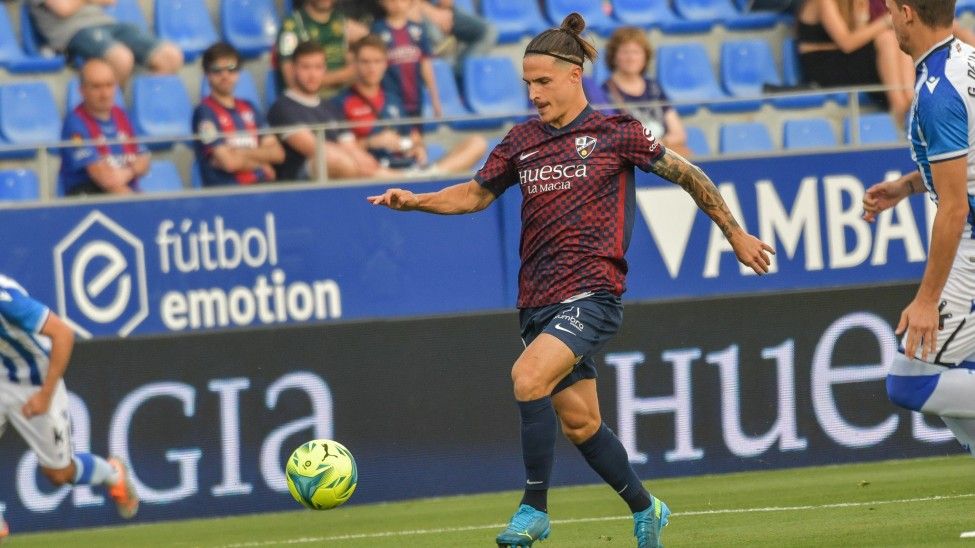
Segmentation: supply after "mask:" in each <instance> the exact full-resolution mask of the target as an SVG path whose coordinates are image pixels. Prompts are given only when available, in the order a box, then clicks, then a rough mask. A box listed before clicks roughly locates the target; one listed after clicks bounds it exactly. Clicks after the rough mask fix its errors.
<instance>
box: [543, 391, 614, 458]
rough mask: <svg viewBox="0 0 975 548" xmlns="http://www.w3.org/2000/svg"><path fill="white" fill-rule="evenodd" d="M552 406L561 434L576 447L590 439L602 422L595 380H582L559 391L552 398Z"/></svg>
mask: <svg viewBox="0 0 975 548" xmlns="http://www.w3.org/2000/svg"><path fill="white" fill-rule="evenodd" d="M552 405H553V406H554V407H555V412H556V413H557V414H558V416H559V422H560V423H561V424H562V433H563V434H565V437H567V438H569V441H571V442H572V443H574V444H576V445H579V444H580V443H582V442H584V441H586V440H588V439H589V438H591V437H592V436H593V434H595V433H596V431H597V430H599V425H601V424H602V422H603V419H602V416H601V415H600V414H599V397H598V395H597V393H596V379H582V380H580V381H578V382H575V383H573V384H572V386H570V387H568V388H566V389H565V390H561V391H559V393H558V394H555V395H554V396H552Z"/></svg>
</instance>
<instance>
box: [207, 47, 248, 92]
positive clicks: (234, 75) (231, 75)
mask: <svg viewBox="0 0 975 548" xmlns="http://www.w3.org/2000/svg"><path fill="white" fill-rule="evenodd" d="M239 79H240V65H239V64H238V63H237V59H236V58H234V57H221V58H219V59H217V60H215V61H214V62H213V63H212V64H211V65H210V66H209V67H207V82H208V83H209V84H210V89H212V90H213V92H214V94H216V95H221V96H228V95H233V94H234V88H236V87H237V80H239Z"/></svg>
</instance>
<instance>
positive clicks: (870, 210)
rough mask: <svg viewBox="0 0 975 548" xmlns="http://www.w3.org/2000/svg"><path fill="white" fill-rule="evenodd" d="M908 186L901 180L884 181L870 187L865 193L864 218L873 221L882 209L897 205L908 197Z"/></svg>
mask: <svg viewBox="0 0 975 548" xmlns="http://www.w3.org/2000/svg"><path fill="white" fill-rule="evenodd" d="M906 187H907V185H904V184H901V183H900V181H884V182H882V183H877V184H875V185H873V186H872V187H870V188H868V189H867V192H866V193H865V194H864V195H863V220H865V221H867V222H869V223H872V222H874V220H876V219H877V214H879V213H880V212H881V211H884V210H886V209H890V208H892V207H894V206H895V205H897V203H898V202H900V201H901V200H903V199H904V198H906V197H907V193H906Z"/></svg>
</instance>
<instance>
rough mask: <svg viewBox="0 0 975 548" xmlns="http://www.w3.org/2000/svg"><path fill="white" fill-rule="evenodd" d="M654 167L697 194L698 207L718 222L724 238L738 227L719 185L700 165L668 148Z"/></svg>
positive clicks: (672, 180)
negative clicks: (717, 185)
mask: <svg viewBox="0 0 975 548" xmlns="http://www.w3.org/2000/svg"><path fill="white" fill-rule="evenodd" d="M651 171H653V172H654V173H656V174H657V175H659V176H660V177H662V178H664V179H667V180H668V181H670V182H672V183H674V184H676V185H679V186H680V187H681V188H683V189H684V190H686V191H687V193H688V194H690V195H691V197H692V198H694V202H695V203H697V207H699V208H701V211H703V212H705V213H707V214H708V216H709V217H711V220H713V221H714V223H715V224H716V225H718V228H720V229H721V232H722V233H724V235H725V238H728V237H730V236H731V232H732V231H733V230H734V229H736V228H739V226H738V221H736V220H735V217H734V215H732V214H731V210H729V209H728V204H726V203H725V201H724V198H722V197H721V193H720V192H718V187H716V186H714V183H713V182H711V179H710V178H708V176H707V175H706V174H705V173H704V172H703V171H701V168H699V167H697V166H696V165H694V164H692V163H690V162H688V161H687V160H685V159H684V157H683V156H681V155H680V154H677V153H676V152H674V151H672V150H670V149H667V150H666V152H665V153H664V155H663V157H661V158H660V159H658V160H657V161H656V162H655V163H654V164H653V166H651Z"/></svg>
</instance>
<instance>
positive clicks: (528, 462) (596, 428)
mask: <svg viewBox="0 0 975 548" xmlns="http://www.w3.org/2000/svg"><path fill="white" fill-rule="evenodd" d="M584 28H585V21H584V20H583V19H582V17H581V16H580V15H579V14H576V13H573V14H570V15H569V16H568V17H566V18H565V20H564V21H563V22H562V25H561V27H560V28H557V29H549V30H547V31H545V32H542V33H541V34H539V35H538V36H536V37H535V38H534V39H533V40H532V41H531V42H530V43H529V44H528V46H527V48H526V50H525V57H524V60H523V70H524V80H525V82H526V83H527V84H528V91H529V96H530V98H531V101H532V103H534V105H535V107H536V108H537V109H538V114H539V118H538V119H534V120H530V121H527V122H524V123H521V124H518V125H516V126H515V127H513V128H512V129H511V131H509V132H508V135H507V136H506V137H505V138H504V140H502V141H501V143H500V144H499V145H498V146H497V147H496V148H495V149H494V151H492V153H491V155H490V157H489V158H488V160H487V162H486V163H485V165H484V167H483V168H481V170H480V171H479V172H478V173H477V175H476V176H475V177H474V179H473V180H472V181H468V182H466V183H462V184H458V185H454V186H450V187H447V188H444V189H442V190H440V191H438V192H432V193H426V194H414V193H412V192H409V191H406V190H402V189H390V190H387V191H386V192H385V193H384V194H382V195H380V196H370V197H369V198H368V199H369V201H370V202H371V203H373V204H375V205H384V206H387V207H389V208H392V209H395V210H401V211H414V210H417V211H426V212H430V213H439V214H460V213H472V212H475V211H480V210H482V209H484V208H486V207H487V206H488V205H490V204H491V202H493V201H494V200H495V199H496V198H497V197H498V195H500V194H501V193H502V192H504V190H505V189H506V188H508V187H509V186H515V185H518V186H519V187H520V189H521V194H522V197H523V201H522V209H521V220H522V236H521V262H522V265H521V271H520V274H519V292H518V308H519V309H520V320H521V335H522V339H523V341H524V343H525V350H524V351H523V352H522V354H521V356H519V358H518V359H517V360H516V361H515V364H514V366H513V368H512V371H511V378H512V381H513V382H514V393H515V399H516V400H517V402H518V407H519V410H520V412H521V442H522V453H523V456H524V462H525V471H526V483H525V494H524V497H523V498H522V501H521V505H520V506H519V508H518V510H517V511H516V512H515V514H514V516H513V517H512V518H511V521H510V522H509V524H508V526H507V528H505V530H504V531H502V532H501V533H500V534H499V535H498V536H497V539H496V540H497V543H498V546H531V545H532V544H533V543H534V542H535V541H536V540H543V539H545V538H546V537H547V536H548V535H549V532H550V529H551V527H550V521H549V517H548V509H547V493H548V487H549V477H550V475H551V470H552V462H553V455H554V451H555V434H556V430H557V428H558V425H559V424H560V423H561V428H562V432H563V434H565V436H566V437H567V438H568V439H569V440H570V441H571V442H572V443H573V444H575V445H576V447H578V448H579V451H580V452H581V453H582V455H583V456H584V457H585V459H586V461H587V462H588V463H589V465H590V466H591V467H592V468H593V470H595V471H596V472H597V473H598V474H599V476H600V477H602V478H603V480H605V481H606V483H608V484H609V485H610V486H611V487H612V488H613V489H614V490H615V491H616V492H617V493H619V495H620V497H622V498H623V500H624V501H625V502H626V503H627V504H628V505H629V507H630V511H631V512H633V519H634V535H635V536H636V537H637V544H638V546H640V547H656V546H660V532H661V529H662V528H663V527H664V526H665V525H666V524H667V520H668V516H669V514H670V510H669V509H668V508H667V505H666V504H664V503H663V502H662V501H661V500H659V499H657V498H655V497H653V496H652V495H651V494H650V493H649V492H647V490H646V488H644V486H643V484H642V483H641V482H640V479H639V478H638V477H637V475H636V472H635V471H634V470H633V468H632V466H630V463H629V460H628V458H627V454H626V450H625V449H624V447H623V445H622V444H621V443H620V441H619V439H618V438H617V437H616V434H614V433H613V431H612V430H610V429H609V428H608V427H607V426H606V425H605V424H603V422H602V418H601V417H600V414H599V401H598V399H597V397H596V380H595V379H596V368H595V361H594V359H593V358H594V356H595V355H596V353H597V352H598V351H599V350H600V349H601V348H602V347H603V346H604V345H605V344H606V342H608V341H609V339H610V338H612V336H613V335H615V334H616V332H617V331H618V330H619V327H620V323H621V321H622V305H621V303H620V295H621V294H622V293H623V291H624V289H625V284H624V282H625V277H626V270H627V265H626V260H625V259H624V258H623V255H624V253H625V252H626V248H627V245H628V244H629V239H630V232H631V230H632V226H633V223H632V220H633V214H634V201H635V188H634V181H633V175H634V172H633V168H634V167H638V168H640V169H642V170H644V171H648V172H653V173H655V174H657V175H659V176H661V177H663V178H664V179H667V180H669V181H672V182H674V183H676V184H678V185H680V186H681V187H683V188H684V190H686V191H687V192H688V193H689V194H690V195H691V196H692V197H693V198H694V200H695V202H696V203H697V205H698V207H700V208H701V209H702V210H703V211H704V212H705V213H707V214H708V215H709V216H710V217H711V219H712V220H713V221H714V222H715V223H716V224H717V225H718V226H719V227H720V228H721V230H722V232H723V233H724V235H725V237H726V238H727V239H728V241H729V242H730V243H731V246H732V248H733V249H734V251H735V255H736V256H737V257H738V260H739V261H741V263H742V264H744V265H746V266H748V267H750V268H751V269H752V270H754V271H755V272H756V273H758V274H764V273H766V272H768V268H769V262H770V259H769V253H773V250H772V248H771V247H769V246H768V245H767V244H765V243H763V242H761V241H760V240H758V239H757V238H755V237H753V236H751V235H750V234H748V233H747V232H745V231H744V230H743V229H742V228H741V227H740V226H739V225H738V223H737V222H736V221H735V219H734V217H733V216H732V214H731V212H730V211H729V210H728V206H727V205H726V204H725V202H724V200H723V199H722V198H721V195H720V193H719V192H718V189H717V188H716V187H715V186H714V183H712V182H711V180H710V179H709V178H708V177H707V175H705V174H704V172H703V171H701V170H700V169H699V168H697V167H696V166H694V165H692V164H691V163H689V162H688V161H687V160H685V159H684V158H682V157H681V156H680V155H678V154H676V153H674V152H673V151H671V150H666V149H664V147H663V146H662V145H660V143H658V142H657V141H656V140H655V139H654V137H653V135H651V133H650V132H649V131H648V130H646V129H644V127H643V126H642V125H641V124H640V122H638V121H637V120H635V119H633V118H632V117H630V116H629V115H614V116H605V115H602V114H600V113H598V112H595V111H593V110H592V109H591V108H590V107H589V105H588V104H587V102H586V98H585V94H584V92H583V89H582V65H583V62H584V61H585V60H587V59H588V60H589V61H593V60H594V59H595V56H596V51H595V48H594V47H593V46H592V44H590V43H589V42H587V41H585V40H584V39H582V38H581V37H580V33H581V32H582V30H583V29H584Z"/></svg>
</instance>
